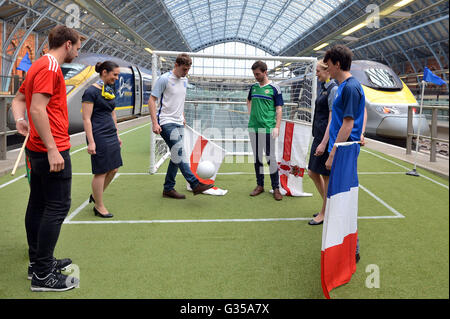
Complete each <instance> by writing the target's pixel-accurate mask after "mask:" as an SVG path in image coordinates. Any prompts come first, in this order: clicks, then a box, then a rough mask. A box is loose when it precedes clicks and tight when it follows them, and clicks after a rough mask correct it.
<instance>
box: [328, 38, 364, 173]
mask: <svg viewBox="0 0 450 319" xmlns="http://www.w3.org/2000/svg"><path fill="white" fill-rule="evenodd" d="M352 55H353V53H352V51H351V50H350V49H349V48H347V47H346V46H344V45H335V46H334V47H332V48H331V49H330V50H328V51H327V52H326V54H325V57H324V59H323V61H324V62H325V63H327V65H328V72H330V75H331V77H332V78H333V79H335V80H337V81H338V83H339V87H338V90H337V96H336V99H335V101H334V103H333V108H332V112H331V123H330V140H329V144H328V152H329V153H330V155H329V157H328V160H327V162H326V163H325V166H326V167H327V169H331V165H332V163H333V158H334V153H335V152H336V147H334V143H340V142H347V141H361V142H362V143H364V129H365V124H366V118H367V113H366V109H365V96H364V91H363V88H362V86H361V84H360V83H359V81H358V80H357V79H356V78H354V77H353V76H352V74H351V73H350V67H351V64H352Z"/></svg>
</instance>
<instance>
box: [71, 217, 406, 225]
mask: <svg viewBox="0 0 450 319" xmlns="http://www.w3.org/2000/svg"><path fill="white" fill-rule="evenodd" d="M381 218H400V217H398V216H370V217H358V219H381ZM307 220H311V217H294V218H257V219H250V218H241V219H231V218H230V219H168V220H164V219H161V220H157V219H155V220H98V221H87V220H79V221H66V222H64V224H72V225H73V224H171V223H172V224H175V223H227V222H232V223H233V222H234V223H237V222H277V221H307Z"/></svg>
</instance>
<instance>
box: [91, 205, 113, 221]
mask: <svg viewBox="0 0 450 319" xmlns="http://www.w3.org/2000/svg"><path fill="white" fill-rule="evenodd" d="M94 214H95V216H99V217H102V218H111V217H113V216H114V215H113V214H111V213H108V214H106V215H105V214H102V213H100V212H99V211H98V210H97V208H95V207H94Z"/></svg>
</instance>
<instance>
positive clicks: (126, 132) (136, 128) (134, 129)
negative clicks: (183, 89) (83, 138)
mask: <svg viewBox="0 0 450 319" xmlns="http://www.w3.org/2000/svg"><path fill="white" fill-rule="evenodd" d="M147 125H150V123H146V124H144V125H141V126H138V127H135V128H133V129H131V130H128V131H125V132H122V133H120V134H119V136H122V135H125V134H128V133H130V132H133V131H136V130H139V129H141V128H143V127H146V126H147ZM85 149H87V145H86V146H84V147H82V148H80V149H77V150H76V151H73V152H71V153H70V155H73V154H76V153H78V152H80V151H82V150H85Z"/></svg>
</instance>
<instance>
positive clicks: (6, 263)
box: [0, 126, 449, 299]
mask: <svg viewBox="0 0 450 319" xmlns="http://www.w3.org/2000/svg"><path fill="white" fill-rule="evenodd" d="M121 138H122V140H123V143H124V144H123V148H122V156H123V161H124V166H123V167H121V168H120V170H119V173H120V174H121V175H119V176H118V177H117V178H116V179H115V180H114V182H113V183H112V184H111V185H110V187H109V188H108V189H107V191H106V193H105V198H104V200H105V203H106V205H107V207H108V208H109V210H110V212H112V213H113V214H114V218H113V219H112V221H115V222H118V221H122V222H124V223H116V224H111V223H106V224H104V223H91V222H100V221H104V220H101V219H99V218H98V217H95V216H94V213H93V211H92V207H93V205H92V204H89V205H87V206H85V207H83V204H84V203H85V202H86V200H87V199H88V197H89V194H90V193H91V188H90V187H91V186H90V183H91V179H92V176H91V175H90V158H89V155H88V154H87V152H86V150H81V151H79V152H76V151H77V150H79V149H81V148H82V147H83V145H81V146H78V147H74V148H73V149H72V152H73V154H72V165H73V173H74V174H73V181H72V207H71V211H70V212H69V215H70V214H72V213H73V212H74V211H75V210H77V209H78V208H79V207H82V209H80V210H79V212H78V213H77V214H76V216H74V217H73V218H72V220H71V222H73V223H69V224H64V225H63V226H62V230H61V235H60V238H59V241H58V244H57V247H56V251H55V256H56V257H58V258H63V257H70V258H72V260H73V262H74V263H75V264H76V266H77V267H78V268H79V277H80V288H78V289H74V290H71V291H68V292H64V293H33V292H31V291H30V289H29V288H30V281H28V280H27V279H26V275H27V274H26V271H27V262H28V260H27V243H26V235H25V227H24V215H25V209H26V204H27V200H28V192H29V189H28V182H27V180H26V179H25V178H20V179H19V180H18V181H16V182H13V183H11V184H9V185H6V186H3V187H2V186H1V185H5V183H7V182H8V181H12V180H14V178H15V177H11V176H2V177H0V187H1V188H0V202H1V210H0V217H1V220H2V222H1V223H0V251H1V255H2V257H1V259H0V269H2V271H1V272H0V298H58V299H61V298H163V299H165V298H287V299H299V298H317V299H322V298H323V293H322V288H321V282H320V250H321V241H322V226H314V227H312V226H309V225H308V224H307V219H309V218H311V217H312V216H311V215H312V214H313V213H315V212H317V211H318V210H319V209H320V205H321V199H320V196H319V194H318V192H317V191H316V189H315V187H314V184H313V183H312V181H311V180H310V179H309V177H308V176H307V175H306V174H305V177H304V182H303V188H304V191H305V192H309V193H312V194H313V196H312V197H302V198H294V197H284V198H283V200H282V201H281V202H276V201H275V200H274V199H273V197H272V195H271V194H270V193H269V192H268V189H269V185H270V184H269V183H270V178H269V176H266V188H267V189H266V192H265V193H263V194H261V195H260V196H258V197H250V196H248V194H249V193H250V192H251V190H252V189H253V188H254V187H255V176H254V174H253V165H252V164H251V162H250V161H251V159H248V158H247V157H227V158H226V160H225V161H224V163H223V164H222V166H221V169H220V172H221V173H230V172H242V173H243V174H238V175H218V176H217V178H216V185H217V186H218V187H220V188H222V189H226V190H228V193H227V194H226V195H225V196H208V195H199V196H193V194H192V193H191V192H189V191H187V190H186V182H185V180H184V179H183V177H182V176H181V175H178V176H177V186H176V189H177V190H178V191H179V192H181V193H184V194H186V197H187V198H186V200H173V199H164V198H162V196H161V193H162V185H163V183H164V174H155V175H148V174H145V173H147V172H148V168H149V145H150V140H149V128H148V126H143V127H141V128H140V129H137V130H134V131H129V133H127V134H123V135H122V137H121ZM370 152H371V153H375V154H378V155H381V156H382V157H383V158H386V159H389V160H391V161H393V162H395V163H398V164H399V165H403V166H404V167H409V166H411V165H410V164H407V163H405V162H402V161H400V160H396V159H392V158H390V157H388V156H386V155H384V154H380V153H377V152H375V151H370ZM236 162H237V163H236ZM166 167H167V162H166V163H165V164H164V165H163V166H162V167H161V169H160V170H159V172H162V173H164V172H165V169H166ZM358 170H359V173H360V175H359V181H360V185H361V186H363V187H364V188H365V189H367V190H368V191H370V192H371V193H373V194H374V195H376V196H377V197H378V199H379V200H382V201H383V202H384V203H385V204H387V205H389V206H390V207H392V208H393V209H394V210H395V211H397V212H398V213H399V214H401V215H403V216H405V218H377V219H359V220H358V232H359V238H360V244H361V260H360V262H359V263H358V265H357V270H356V273H355V274H354V275H353V277H352V279H351V281H350V282H349V283H348V284H346V285H344V286H341V287H338V288H336V289H334V290H332V292H331V297H332V298H337V299H339V298H449V267H448V266H449V199H448V181H447V180H444V179H442V178H440V177H438V176H435V175H433V174H431V173H429V172H426V171H424V170H421V169H418V172H419V173H420V174H421V175H422V177H419V178H416V177H411V176H407V175H405V174H404V172H406V170H405V169H404V168H402V167H399V166H397V165H395V164H393V163H392V162H388V161H386V160H383V159H381V158H379V157H376V156H374V155H372V154H370V153H368V152H366V151H365V149H364V148H363V149H362V151H361V153H360V157H359V162H358ZM388 172H390V173H391V174H387V173H388ZM24 173H25V170H24V169H22V170H19V171H18V172H17V174H16V176H20V175H21V174H24ZM81 173H87V174H81ZM125 173H127V174H125ZM133 173H143V174H139V175H133ZM369 173H370V174H369ZM392 173H394V174H392ZM396 173H398V174H396ZM423 176H427V177H429V178H431V179H433V180H434V181H436V182H438V183H441V184H443V185H446V186H447V187H444V186H443V185H439V184H437V183H434V182H433V181H430V180H429V179H426V178H424V177H423ZM379 200H377V199H375V198H374V197H373V196H371V195H370V194H369V193H367V192H366V191H364V190H363V189H362V188H360V190H359V216H360V217H363V216H365V217H375V216H379V217H386V216H395V215H394V213H393V212H392V211H391V210H389V209H388V208H387V207H386V206H385V205H383V204H382V203H381V202H380V201H379ZM264 218H266V219H267V218H303V219H304V220H279V221H233V222H231V221H222V222H220V221H217V220H226V219H235V220H240V219H255V220H258V219H264ZM196 220H203V221H206V220H216V221H209V222H193V221H196ZM143 221H146V222H145V223H142V222H143ZM158 221H165V222H158ZM169 221H171V222H169ZM176 221H178V222H176ZM79 222H90V223H79ZM125 222H128V223H125ZM137 222H141V223H137ZM371 265H376V267H378V269H379V274H380V276H379V278H380V287H379V288H368V287H367V286H366V280H368V276H369V275H370V274H371V273H370V272H366V269H370V267H373V266H371ZM368 267H369V268H368Z"/></svg>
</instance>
